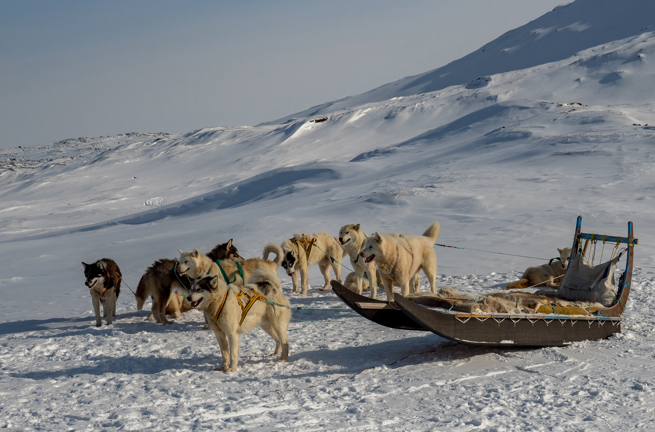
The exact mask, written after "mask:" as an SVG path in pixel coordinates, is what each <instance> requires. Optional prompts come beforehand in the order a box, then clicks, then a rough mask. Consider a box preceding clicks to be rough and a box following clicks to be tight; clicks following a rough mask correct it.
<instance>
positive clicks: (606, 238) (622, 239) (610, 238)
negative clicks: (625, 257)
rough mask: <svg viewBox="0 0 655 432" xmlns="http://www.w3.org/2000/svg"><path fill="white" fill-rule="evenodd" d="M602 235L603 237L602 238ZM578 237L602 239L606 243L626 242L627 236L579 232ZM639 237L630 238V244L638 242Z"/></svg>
mask: <svg viewBox="0 0 655 432" xmlns="http://www.w3.org/2000/svg"><path fill="white" fill-rule="evenodd" d="M603 237H604V238H603ZM578 238H579V239H582V240H592V239H593V240H604V241H605V242H606V243H617V242H618V243H628V242H629V239H628V237H614V236H603V235H602V234H587V233H580V234H579V235H578ZM638 243H639V239H632V244H635V245H636V244H638Z"/></svg>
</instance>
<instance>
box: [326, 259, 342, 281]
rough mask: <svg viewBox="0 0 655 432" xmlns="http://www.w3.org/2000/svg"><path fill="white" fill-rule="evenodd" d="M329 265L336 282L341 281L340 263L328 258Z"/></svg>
mask: <svg viewBox="0 0 655 432" xmlns="http://www.w3.org/2000/svg"><path fill="white" fill-rule="evenodd" d="M330 265H331V266H332V271H333V272H334V275H335V276H336V278H337V282H339V283H341V263H338V262H336V261H332V260H330ZM328 277H329V276H328ZM328 284H329V282H328Z"/></svg>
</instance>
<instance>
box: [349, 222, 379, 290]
mask: <svg viewBox="0 0 655 432" xmlns="http://www.w3.org/2000/svg"><path fill="white" fill-rule="evenodd" d="M367 238H368V235H366V233H365V232H364V231H362V230H361V228H360V226H359V224H357V225H353V224H348V225H344V226H342V227H341V229H340V230H339V243H341V246H343V249H344V250H345V251H346V253H348V257H350V264H351V265H352V267H353V270H355V273H356V275H360V276H363V277H355V279H356V280H355V283H356V291H357V294H360V295H361V294H362V292H363V291H364V287H365V285H366V286H368V287H369V288H370V289H371V298H373V299H374V298H377V295H378V294H377V293H378V289H377V284H378V283H379V282H378V278H377V269H376V267H375V263H374V262H368V263H365V262H364V259H363V258H362V257H360V256H359V253H360V252H361V251H362V248H363V247H364V242H366V239H367ZM351 274H352V273H350V274H348V276H347V277H346V282H348V278H349V277H351V276H350V275H351ZM356 275H355V276H356ZM346 287H348V286H347V285H346Z"/></svg>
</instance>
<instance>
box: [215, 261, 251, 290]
mask: <svg viewBox="0 0 655 432" xmlns="http://www.w3.org/2000/svg"><path fill="white" fill-rule="evenodd" d="M221 261H223V260H216V265H217V266H218V269H219V270H220V271H221V274H222V275H223V280H224V281H225V283H226V284H228V285H229V284H231V283H234V282H236V281H237V275H236V274H235V275H234V280H233V281H232V282H230V280H229V279H228V278H227V273H225V270H223V267H221ZM234 264H236V265H237V269H238V270H239V275H240V276H241V281H242V282H243V283H244V284H245V283H246V278H245V277H243V269H242V268H241V265H240V264H239V263H238V262H236V261H234Z"/></svg>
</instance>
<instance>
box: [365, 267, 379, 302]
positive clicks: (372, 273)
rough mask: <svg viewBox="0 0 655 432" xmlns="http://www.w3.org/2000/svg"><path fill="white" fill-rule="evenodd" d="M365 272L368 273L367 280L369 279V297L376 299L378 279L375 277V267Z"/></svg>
mask: <svg viewBox="0 0 655 432" xmlns="http://www.w3.org/2000/svg"><path fill="white" fill-rule="evenodd" d="M367 273H369V276H368V280H369V281H370V282H369V285H370V286H371V298H372V299H377V298H378V287H377V284H378V280H377V277H376V276H377V275H376V273H377V272H376V271H375V268H372V269H370V270H369V271H368V272H367Z"/></svg>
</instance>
